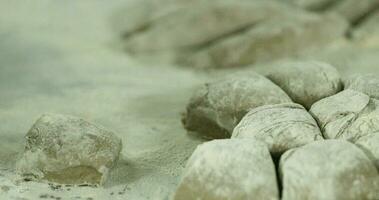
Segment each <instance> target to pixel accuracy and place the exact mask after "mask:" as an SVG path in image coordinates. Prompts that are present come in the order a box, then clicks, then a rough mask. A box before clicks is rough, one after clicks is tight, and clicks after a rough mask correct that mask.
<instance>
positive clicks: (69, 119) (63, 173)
mask: <svg viewBox="0 0 379 200" xmlns="http://www.w3.org/2000/svg"><path fill="white" fill-rule="evenodd" d="M121 148H122V144H121V140H120V139H119V138H118V137H116V135H114V134H113V133H112V132H110V131H108V130H106V129H104V128H102V127H100V126H98V125H94V124H92V123H89V122H87V121H85V120H83V119H80V118H77V117H73V116H67V115H59V114H44V115H42V117H41V118H39V119H38V120H37V122H36V123H35V124H34V125H33V127H32V128H31V129H30V130H29V132H28V133H27V134H26V147H25V152H24V155H23V157H22V158H21V160H20V161H19V162H18V164H17V168H18V172H19V173H20V174H21V175H22V176H24V177H28V178H32V179H36V180H47V181H51V182H57V183H64V184H101V183H103V181H104V180H105V179H106V177H107V174H108V172H109V170H110V169H111V168H112V167H113V166H114V164H115V162H116V161H117V160H118V157H119V154H120V151H121Z"/></svg>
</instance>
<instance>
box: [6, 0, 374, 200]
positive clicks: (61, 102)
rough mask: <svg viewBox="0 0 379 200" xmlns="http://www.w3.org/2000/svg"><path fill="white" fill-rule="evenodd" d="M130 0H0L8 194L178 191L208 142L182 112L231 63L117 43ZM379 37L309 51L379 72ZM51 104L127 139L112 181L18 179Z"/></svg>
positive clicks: (135, 195)
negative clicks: (195, 64) (155, 54)
mask: <svg viewBox="0 0 379 200" xmlns="http://www.w3.org/2000/svg"><path fill="white" fill-rule="evenodd" d="M127 3H128V0H123V1H122V0H117V1H112V2H110V1H102V0H82V1H74V0H70V1H48V0H38V1H9V0H1V1H0V24H1V26H0V94H1V95H0V121H1V126H0V199H18V200H32V199H56V200H59V199H62V200H63V199H86V200H91V199H92V200H95V199H137V200H138V199H168V198H169V197H170V196H171V194H172V192H173V191H174V190H175V188H176V186H177V183H178V180H179V178H180V175H181V172H182V170H183V168H184V166H185V164H186V161H187V159H188V158H189V156H190V155H191V154H192V152H193V150H194V149H195V148H196V146H197V145H198V144H200V143H202V140H201V139H198V138H195V137H190V136H189V135H187V134H186V131H185V129H184V128H183V127H182V124H181V121H180V119H181V113H182V112H183V111H184V109H185V105H186V103H187V102H188V99H189V98H190V96H191V94H192V92H193V91H194V88H196V87H197V86H198V85H199V84H201V83H203V82H204V81H206V80H209V79H211V78H213V77H214V76H215V75H218V74H223V73H224V72H225V73H227V72H229V71H228V70H223V71H219V72H218V73H212V71H211V72H210V73H209V72H201V71H198V70H191V69H190V68H184V67H178V66H170V65H164V64H156V63H151V62H141V61H140V60H136V59H133V58H131V57H129V56H128V55H127V54H126V53H125V52H122V51H120V50H119V49H118V48H117V46H118V45H117V41H118V40H117V38H118V35H117V34H116V33H115V32H114V30H113V29H112V26H111V23H110V18H111V16H112V14H113V13H114V11H115V10H116V9H118V8H119V7H122V6H125V5H126V4H127ZM368 41H370V42H368ZM375 41H379V40H374V39H371V40H362V41H357V42H355V43H348V42H342V43H341V44H338V45H336V46H332V47H330V48H329V49H328V50H325V51H323V52H319V53H317V54H312V56H309V57H311V58H312V59H317V60H322V61H327V62H329V63H331V64H332V65H334V66H336V68H337V69H338V70H339V71H340V72H341V74H343V75H347V74H351V73H356V72H374V73H379V56H378V55H379V43H378V42H376V43H375ZM257 68H258V69H259V66H258V67H257ZM243 70H246V69H243ZM43 113H62V114H70V115H75V116H80V117H82V118H85V119H87V120H89V121H92V122H95V123H98V124H101V125H103V126H105V127H107V128H108V129H111V130H112V131H113V132H115V133H116V134H117V136H119V137H120V138H121V139H122V142H123V150H122V152H121V154H122V156H121V158H120V160H119V163H118V164H117V166H116V167H115V169H114V170H113V171H112V173H111V176H110V179H109V180H108V181H107V183H106V184H105V186H104V187H99V188H93V187H88V186H65V185H53V184H48V183H37V182H24V181H21V180H19V179H18V177H17V176H16V174H15V173H14V165H15V162H16V161H17V159H19V157H20V156H21V153H22V151H23V148H24V142H25V140H24V136H25V134H26V133H27V131H28V130H29V128H30V127H31V126H32V124H33V123H34V122H35V120H37V118H38V117H39V116H40V115H41V114H43Z"/></svg>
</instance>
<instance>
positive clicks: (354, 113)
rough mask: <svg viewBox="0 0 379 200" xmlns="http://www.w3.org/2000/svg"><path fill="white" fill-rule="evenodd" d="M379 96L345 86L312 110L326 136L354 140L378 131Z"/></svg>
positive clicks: (315, 105)
mask: <svg viewBox="0 0 379 200" xmlns="http://www.w3.org/2000/svg"><path fill="white" fill-rule="evenodd" d="M378 107H379V100H376V99H371V98H370V97H369V96H367V95H365V94H363V93H360V92H357V91H354V90H344V91H342V92H340V93H338V94H336V95H333V96H331V97H328V98H325V99H322V100H320V101H318V102H317V103H315V104H314V105H313V106H312V108H311V109H310V113H311V114H312V115H313V117H314V118H315V119H316V120H317V122H318V124H319V125H320V128H321V130H322V132H323V135H324V138H326V139H345V140H349V141H352V142H355V141H356V140H357V139H359V138H360V137H363V136H365V135H368V134H371V133H374V132H378V131H379V109H378Z"/></svg>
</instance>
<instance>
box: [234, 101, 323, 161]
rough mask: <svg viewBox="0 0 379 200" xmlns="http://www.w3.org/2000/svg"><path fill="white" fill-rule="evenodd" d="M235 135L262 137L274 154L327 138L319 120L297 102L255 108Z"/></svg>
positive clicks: (258, 138) (239, 126)
mask: <svg viewBox="0 0 379 200" xmlns="http://www.w3.org/2000/svg"><path fill="white" fill-rule="evenodd" d="M232 137H233V138H254V139H257V140H261V141H263V142H265V143H266V144H267V145H268V147H269V150H270V152H271V153H272V154H274V155H280V154H282V153H283V152H285V151H287V150H289V149H292V148H295V147H299V146H302V145H305V144H307V143H311V142H313V141H315V140H320V139H323V138H322V134H321V131H320V129H319V128H318V125H317V122H316V121H315V120H314V119H313V118H312V116H311V115H310V114H309V113H308V112H307V111H306V110H305V109H304V107H303V106H301V105H299V104H295V103H286V104H277V105H266V106H261V107H258V108H255V109H253V110H251V111H250V112H249V113H247V114H246V115H245V117H244V118H242V120H241V122H240V123H239V124H238V125H237V127H236V128H235V129H234V131H233V135H232Z"/></svg>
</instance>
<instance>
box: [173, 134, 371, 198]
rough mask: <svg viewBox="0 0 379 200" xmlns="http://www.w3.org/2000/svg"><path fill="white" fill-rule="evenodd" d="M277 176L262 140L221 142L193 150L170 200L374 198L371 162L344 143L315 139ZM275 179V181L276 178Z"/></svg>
mask: <svg viewBox="0 0 379 200" xmlns="http://www.w3.org/2000/svg"><path fill="white" fill-rule="evenodd" d="M278 176H279V177H277V174H276V172H275V165H274V162H273V160H272V158H271V156H270V153H269V150H268V148H267V146H266V145H265V143H264V142H261V141H259V140H255V139H221V140H213V141H211V142H206V143H204V144H202V145H200V146H199V147H197V149H196V150H195V151H194V153H193V154H192V156H191V158H190V159H189V161H188V163H187V166H186V169H185V172H184V174H183V176H182V180H181V182H180V184H179V186H178V188H177V190H176V192H175V193H174V194H173V197H172V199H174V200H193V199H198V200H232V199H233V200H247V199H249V200H255V199H256V200H260V199H265V200H278V199H279V196H280V195H279V193H280V192H279V185H281V187H282V191H281V193H282V195H281V196H282V199H283V200H304V199H309V200H329V199H330V200H337V199H344V200H357V199H378V197H379V189H378V188H379V174H378V171H377V169H376V168H375V166H374V165H373V164H372V162H371V160H370V159H369V158H368V157H367V156H366V154H365V153H364V152H363V151H362V150H360V149H359V148H358V147H356V146H355V145H353V144H351V143H349V142H347V141H344V140H320V141H317V142H313V143H310V144H307V145H305V146H302V147H299V148H295V149H291V150H289V151H287V152H286V153H284V154H283V155H282V157H281V159H280V162H279V175H278ZM279 179H280V180H279Z"/></svg>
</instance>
